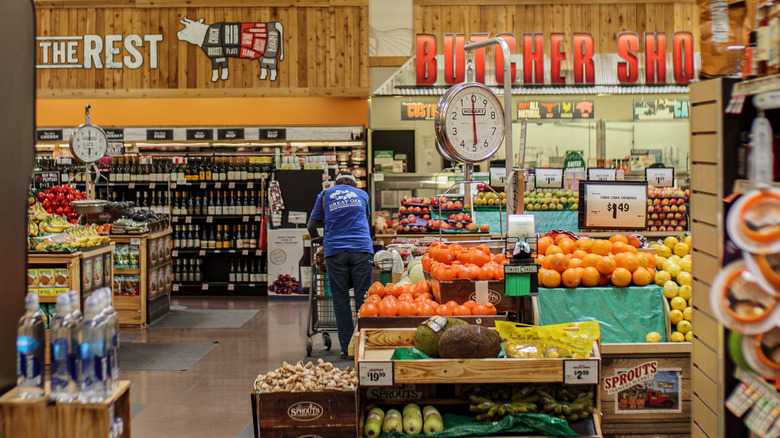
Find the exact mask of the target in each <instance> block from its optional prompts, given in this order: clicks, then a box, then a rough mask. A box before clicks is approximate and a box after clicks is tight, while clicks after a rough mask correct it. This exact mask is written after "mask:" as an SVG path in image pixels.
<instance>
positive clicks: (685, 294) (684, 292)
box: [678, 273, 693, 301]
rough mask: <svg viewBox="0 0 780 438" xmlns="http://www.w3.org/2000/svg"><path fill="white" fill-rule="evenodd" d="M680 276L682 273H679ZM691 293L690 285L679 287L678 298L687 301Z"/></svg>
mask: <svg viewBox="0 0 780 438" xmlns="http://www.w3.org/2000/svg"><path fill="white" fill-rule="evenodd" d="M680 275H682V273H680ZM692 292H693V289H691V286H690V285H687V284H684V285H682V286H680V292H679V294H678V295H679V296H680V298H682V299H684V300H685V301H688V300H690V299H691V293H692Z"/></svg>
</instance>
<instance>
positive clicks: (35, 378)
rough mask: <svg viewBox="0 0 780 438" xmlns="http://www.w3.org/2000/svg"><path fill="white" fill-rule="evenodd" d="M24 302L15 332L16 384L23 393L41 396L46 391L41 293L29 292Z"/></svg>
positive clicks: (32, 396)
mask: <svg viewBox="0 0 780 438" xmlns="http://www.w3.org/2000/svg"><path fill="white" fill-rule="evenodd" d="M24 306H25V313H24V315H23V316H22V317H21V319H19V326H18V329H17V332H16V386H17V389H18V391H19V396H20V397H22V398H38V397H42V396H43V394H44V381H43V365H44V348H45V343H46V331H45V330H46V328H45V326H44V320H43V314H42V313H41V311H40V304H39V302H38V295H37V294H28V295H27V297H26V298H25V303H24Z"/></svg>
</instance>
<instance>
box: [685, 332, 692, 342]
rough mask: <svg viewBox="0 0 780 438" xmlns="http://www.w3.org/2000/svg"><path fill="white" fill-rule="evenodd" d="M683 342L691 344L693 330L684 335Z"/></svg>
mask: <svg viewBox="0 0 780 438" xmlns="http://www.w3.org/2000/svg"><path fill="white" fill-rule="evenodd" d="M685 340H686V341H688V342H693V330H691V331H689V332H688V333H686V334H685Z"/></svg>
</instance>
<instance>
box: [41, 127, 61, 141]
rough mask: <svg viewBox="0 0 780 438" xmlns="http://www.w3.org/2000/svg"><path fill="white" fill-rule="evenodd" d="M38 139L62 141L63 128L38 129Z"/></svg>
mask: <svg viewBox="0 0 780 438" xmlns="http://www.w3.org/2000/svg"><path fill="white" fill-rule="evenodd" d="M35 140H36V141H60V140H62V129H36V130H35Z"/></svg>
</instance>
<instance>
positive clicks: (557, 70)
mask: <svg viewBox="0 0 780 438" xmlns="http://www.w3.org/2000/svg"><path fill="white" fill-rule="evenodd" d="M564 41H566V34H565V33H554V34H551V35H550V46H551V47H550V83H553V84H565V83H566V78H565V77H563V76H561V62H563V61H565V60H566V54H565V53H563V50H562V47H563V43H564Z"/></svg>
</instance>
